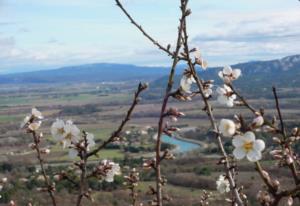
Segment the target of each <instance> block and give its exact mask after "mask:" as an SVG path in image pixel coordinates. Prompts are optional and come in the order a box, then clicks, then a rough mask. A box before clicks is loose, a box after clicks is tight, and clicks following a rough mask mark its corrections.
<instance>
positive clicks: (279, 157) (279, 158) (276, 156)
mask: <svg viewBox="0 0 300 206" xmlns="http://www.w3.org/2000/svg"><path fill="white" fill-rule="evenodd" d="M273 157H274V159H276V160H281V159H282V155H273Z"/></svg>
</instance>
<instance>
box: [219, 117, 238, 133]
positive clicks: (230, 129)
mask: <svg viewBox="0 0 300 206" xmlns="http://www.w3.org/2000/svg"><path fill="white" fill-rule="evenodd" d="M235 130H236V126H235V123H234V122H233V121H232V120H230V119H221V121H220V124H219V131H220V132H221V134H222V135H223V136H224V137H232V136H233V135H234V134H235Z"/></svg>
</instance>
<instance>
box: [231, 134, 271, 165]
mask: <svg viewBox="0 0 300 206" xmlns="http://www.w3.org/2000/svg"><path fill="white" fill-rule="evenodd" d="M232 144H233V146H234V147H235V149H234V150H233V155H234V157H235V158H236V159H238V160H240V159H243V158H244V157H245V156H247V159H248V160H249V161H250V162H256V161H258V160H260V159H261V158H262V154H261V152H262V151H263V150H264V149H265V142H264V141H263V140H255V134H254V133H253V132H251V131H249V132H246V133H245V134H244V135H236V136H234V137H233V140H232Z"/></svg>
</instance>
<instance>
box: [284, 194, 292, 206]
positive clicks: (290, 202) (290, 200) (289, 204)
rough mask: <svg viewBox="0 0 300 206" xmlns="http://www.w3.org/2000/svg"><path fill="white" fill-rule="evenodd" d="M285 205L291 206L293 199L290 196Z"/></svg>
mask: <svg viewBox="0 0 300 206" xmlns="http://www.w3.org/2000/svg"><path fill="white" fill-rule="evenodd" d="M286 203H287V206H292V205H293V203H294V200H293V198H292V197H291V196H289V197H288V199H287V202H286Z"/></svg>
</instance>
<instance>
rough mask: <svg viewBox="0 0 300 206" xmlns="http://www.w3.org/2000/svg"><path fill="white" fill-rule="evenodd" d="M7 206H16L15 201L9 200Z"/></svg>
mask: <svg viewBox="0 0 300 206" xmlns="http://www.w3.org/2000/svg"><path fill="white" fill-rule="evenodd" d="M8 205H9V206H17V205H16V203H15V201H13V200H11V201H10V202H9V204H8Z"/></svg>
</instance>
